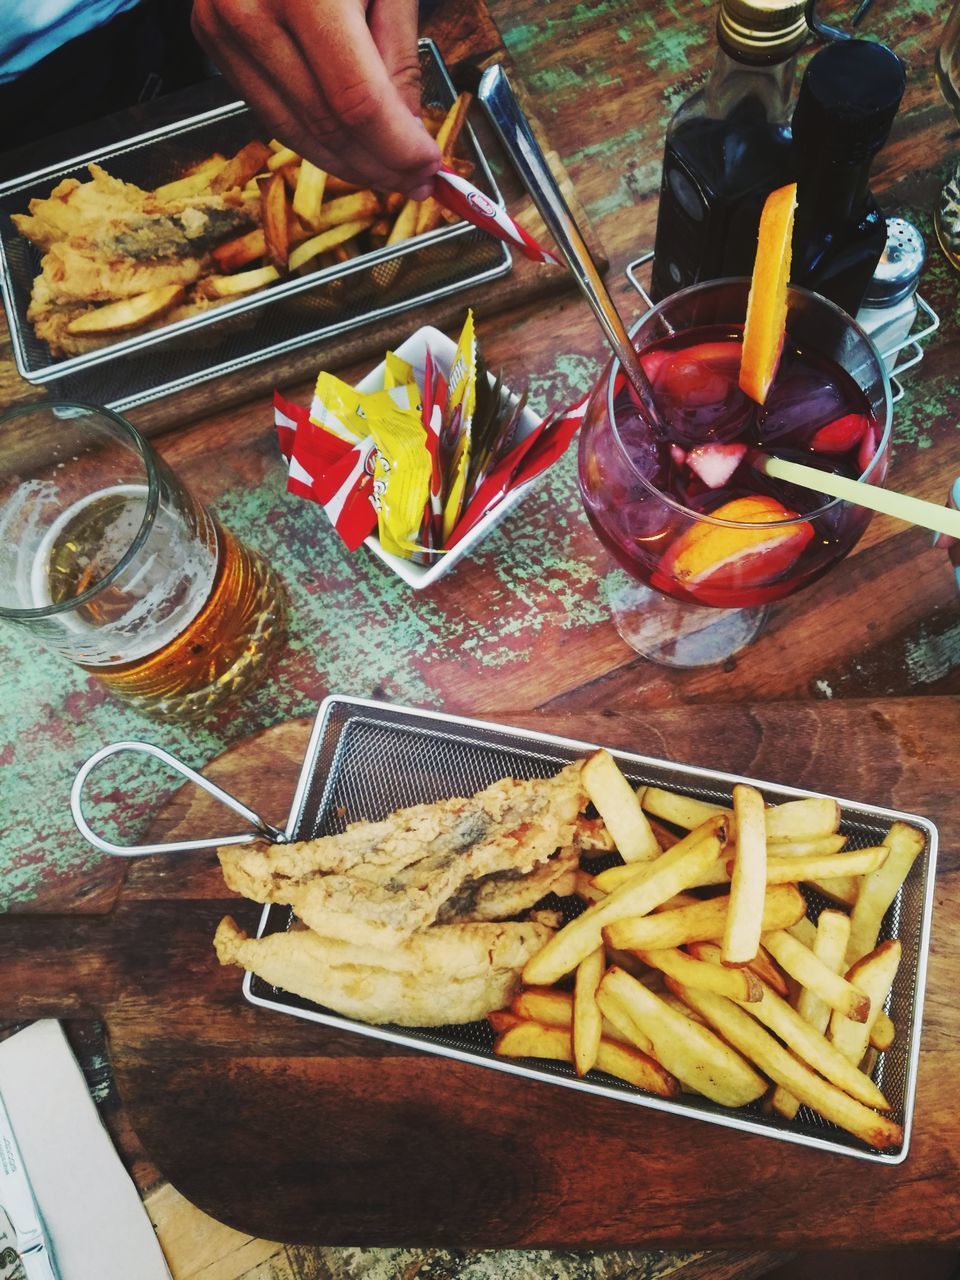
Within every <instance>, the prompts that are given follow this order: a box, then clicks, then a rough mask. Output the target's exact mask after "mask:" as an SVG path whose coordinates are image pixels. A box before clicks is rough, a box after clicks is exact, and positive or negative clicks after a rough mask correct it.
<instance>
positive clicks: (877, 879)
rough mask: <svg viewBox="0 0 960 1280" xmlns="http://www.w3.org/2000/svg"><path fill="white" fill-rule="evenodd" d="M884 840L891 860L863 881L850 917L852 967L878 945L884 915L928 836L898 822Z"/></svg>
mask: <svg viewBox="0 0 960 1280" xmlns="http://www.w3.org/2000/svg"><path fill="white" fill-rule="evenodd" d="M883 843H884V844H885V845H887V846H888V848H889V850H890V853H889V855H888V856H887V860H886V862H884V864H883V865H882V866H881V867H878V868H877V870H876V871H873V872H871V873H870V875H868V876H866V878H865V879H864V880H863V882H862V884H861V885H860V892H859V893H858V894H857V901H856V903H855V904H854V908H853V912H852V914H851V916H850V941H849V943H848V944H847V966H848V967H849V966H850V965H852V964H854V963H855V962H856V961H857V960H859V959H860V958H861V957H862V956H865V955H867V953H868V952H870V951H872V950H873V948H874V947H875V946H876V945H877V938H878V937H879V936H880V927H881V925H882V924H883V917H884V916H885V915H886V914H887V911H888V910H889V908H890V906H891V904H892V902H893V900H894V898H895V897H896V896H897V894H898V893H899V891H900V887H901V885H902V884H903V882H904V880H906V878H907V876H908V875H909V873H910V868H911V867H912V866H913V864H914V862H915V861H916V859H917V857H918V855H919V854H920V851H921V850H922V849H923V845H924V837H923V833H922V832H921V831H919V830H918V829H917V828H916V827H910V826H908V825H907V824H906V823H905V822H895V823H894V824H893V826H892V827H891V828H890V830H889V832H888V833H887V836H886V839H885V840H884V842H883Z"/></svg>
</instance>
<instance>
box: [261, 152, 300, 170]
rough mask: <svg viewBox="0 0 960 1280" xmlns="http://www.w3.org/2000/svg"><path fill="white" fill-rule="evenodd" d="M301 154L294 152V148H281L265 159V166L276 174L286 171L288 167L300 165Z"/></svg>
mask: <svg viewBox="0 0 960 1280" xmlns="http://www.w3.org/2000/svg"><path fill="white" fill-rule="evenodd" d="M299 163H300V153H299V152H298V151H294V150H293V148H292V147H284V146H279V147H277V148H276V150H275V151H273V153H272V155H269V156H267V157H266V158H265V160H264V164H263V165H261V166H260V167H261V168H263V167H264V165H265V166H266V168H267V169H268V170H269V171H270V172H271V173H275V172H276V171H277V170H278V169H285V168H286V167H287V166H288V165H292V164H299Z"/></svg>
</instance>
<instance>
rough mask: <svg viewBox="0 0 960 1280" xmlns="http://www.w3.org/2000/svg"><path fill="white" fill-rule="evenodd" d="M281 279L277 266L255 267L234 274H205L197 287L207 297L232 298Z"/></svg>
mask: <svg viewBox="0 0 960 1280" xmlns="http://www.w3.org/2000/svg"><path fill="white" fill-rule="evenodd" d="M279 279H280V272H279V271H278V270H277V268H276V267H254V268H253V270H252V271H240V272H238V273H237V274H236V275H232V276H204V277H203V279H202V280H201V281H200V283H199V285H198V286H197V289H198V292H201V293H202V294H203V296H204V297H206V298H232V297H235V296H239V295H240V294H242V293H252V292H253V291H254V289H262V288H263V287H264V286H265V285H268V284H272V283H273V282H274V280H279Z"/></svg>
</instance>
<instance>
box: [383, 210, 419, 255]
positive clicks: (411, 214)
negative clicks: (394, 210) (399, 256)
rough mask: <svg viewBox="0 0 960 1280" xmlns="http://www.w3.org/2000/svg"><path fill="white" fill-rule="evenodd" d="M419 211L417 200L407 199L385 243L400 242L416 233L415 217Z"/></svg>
mask: <svg viewBox="0 0 960 1280" xmlns="http://www.w3.org/2000/svg"><path fill="white" fill-rule="evenodd" d="M419 212H420V201H419V200H408V201H407V203H406V204H405V205H404V206H403V208H402V209H401V210H400V212H399V214H398V215H397V219H396V221H395V222H394V224H393V226H392V227H391V229H390V234H389V235H388V236H387V244H400V243H401V241H403V240H409V239H410V237H411V236H415V235H416V234H417V217H418V215H419Z"/></svg>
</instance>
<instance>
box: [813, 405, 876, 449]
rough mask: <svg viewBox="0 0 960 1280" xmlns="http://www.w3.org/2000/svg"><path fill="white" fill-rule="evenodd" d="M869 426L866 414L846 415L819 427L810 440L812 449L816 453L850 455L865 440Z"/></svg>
mask: <svg viewBox="0 0 960 1280" xmlns="http://www.w3.org/2000/svg"><path fill="white" fill-rule="evenodd" d="M868 425H869V420H868V418H867V416H866V414H864V413H845V414H844V415H843V417H842V418H834V420H833V421H832V422H828V423H826V424H825V425H824V426H822V427H819V428H818V429H817V430H816V431H815V432H814V433H813V435H812V437H811V439H810V448H811V449H813V451H814V452H815V453H848V452H849V451H850V450H851V449H855V448H856V447H857V445H858V444H859V443H860V441H861V440H862V439H863V433H864V432H865V431H866V429H867V427H868ZM871 456H872V455H871Z"/></svg>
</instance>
